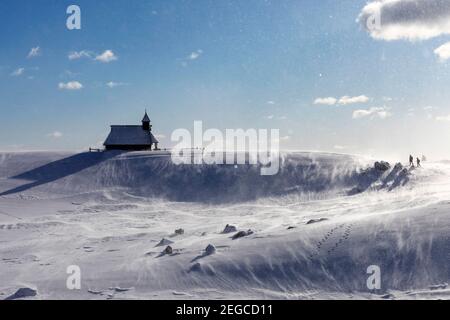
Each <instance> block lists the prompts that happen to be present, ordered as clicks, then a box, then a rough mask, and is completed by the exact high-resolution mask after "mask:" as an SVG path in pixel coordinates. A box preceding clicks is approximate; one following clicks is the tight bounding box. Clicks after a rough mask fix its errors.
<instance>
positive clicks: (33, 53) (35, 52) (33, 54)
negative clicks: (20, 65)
mask: <svg viewBox="0 0 450 320" xmlns="http://www.w3.org/2000/svg"><path fill="white" fill-rule="evenodd" d="M40 54H41V48H40V47H36V48H31V50H30V52H29V53H28V56H27V58H28V59H29V58H33V57H37V56H39V55H40Z"/></svg>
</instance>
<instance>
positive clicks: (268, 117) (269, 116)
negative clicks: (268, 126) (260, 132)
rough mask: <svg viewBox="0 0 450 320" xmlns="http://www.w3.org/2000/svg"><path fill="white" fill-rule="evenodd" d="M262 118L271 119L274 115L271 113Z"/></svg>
mask: <svg viewBox="0 0 450 320" xmlns="http://www.w3.org/2000/svg"><path fill="white" fill-rule="evenodd" d="M264 118H265V119H267V120H272V119H273V118H275V116H274V115H273V114H271V115H268V116H266V117H264Z"/></svg>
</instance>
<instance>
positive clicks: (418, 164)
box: [417, 157, 420, 168]
mask: <svg viewBox="0 0 450 320" xmlns="http://www.w3.org/2000/svg"><path fill="white" fill-rule="evenodd" d="M418 167H420V159H419V157H417V168H418Z"/></svg>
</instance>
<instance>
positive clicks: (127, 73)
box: [0, 0, 450, 157]
mask: <svg viewBox="0 0 450 320" xmlns="http://www.w3.org/2000/svg"><path fill="white" fill-rule="evenodd" d="M396 1H399V2H401V1H404V0H396ZM414 1H418V2H421V1H420V0H414ZM432 1H437V0H432ZM70 4H76V5H78V6H79V7H80V8H81V13H82V29H81V30H72V31H70V30H68V29H67V28H66V19H67V17H68V15H67V14H66V8H67V7H68V6H69V5H70ZM365 6H366V1H365V0H362V1H359V0H354V1H335V0H322V1H315V0H301V1H300V0H292V1H290V0H282V1H280V0H278V1H275V0H274V1H263V0H245V1H232V0H228V1H216V0H190V1H188V0H185V1H181V0H174V1H156V0H155V1H149V0H147V1H143V0H133V1H119V0H108V1H97V0H96V1H82V0H80V1H63V0H41V1H24V0H15V1H13V0H3V1H2V2H1V3H0V24H1V28H0V40H1V44H2V45H1V50H0V88H1V94H0V136H1V139H0V149H1V150H36V149H46V150H48V149H55V150H61V149H65V150H68V149H69V150H80V149H83V148H87V147H89V146H96V145H98V144H99V142H101V141H102V140H104V138H105V137H106V136H107V134H108V132H109V125H110V124H134V123H139V121H140V120H141V118H142V115H143V112H144V109H145V108H147V110H148V112H149V115H150V117H151V119H152V121H153V126H154V127H153V128H154V131H155V133H156V134H157V135H158V136H159V137H160V140H161V142H162V146H163V147H164V146H168V147H169V146H170V145H171V144H172V143H171V142H170V134H171V132H172V131H173V130H175V129H177V128H188V129H191V128H192V127H193V122H194V120H202V121H203V122H204V126H205V127H208V128H219V129H225V128H268V129H270V128H276V129H277V128H279V129H280V130H281V136H282V137H283V139H282V146H283V148H285V149H308V150H323V151H335V152H348V153H363V154H370V155H374V156H377V155H379V156H384V155H388V156H392V157H403V155H404V154H409V153H410V152H413V153H417V154H422V153H425V154H427V155H432V156H435V157H450V144H449V143H448V142H446V141H449V138H450V122H449V121H447V120H449V119H450V118H449V117H448V116H449V115H450V108H449V106H448V101H449V98H450V90H448V84H449V83H450V74H449V71H450V69H449V66H448V63H447V62H446V60H447V59H446V58H445V57H444V58H443V59H442V56H441V58H440V57H439V56H438V54H437V53H436V52H435V50H436V49H437V48H439V47H440V46H441V45H443V44H445V43H446V42H447V41H450V39H449V38H450V36H449V35H448V33H447V32H445V31H446V30H445V27H443V30H444V31H443V32H442V33H440V34H437V35H433V36H428V35H426V36H425V38H421V39H411V36H410V35H408V36H405V35H400V36H398V39H394V40H392V39H388V40H389V41H388V40H386V38H388V36H387V35H386V34H387V33H383V34H381V35H380V34H371V33H370V32H368V31H367V30H364V27H363V26H361V24H360V23H358V22H357V21H356V20H357V18H358V16H359V15H360V14H361V12H363V11H364V9H365ZM383 12H384V11H383ZM390 23H402V22H396V21H394V22H392V21H390ZM418 25H420V21H419V22H418ZM418 30H419V29H418ZM388 31H390V30H388ZM388 31H387V32H388ZM419 31H420V30H419ZM419 31H417V32H419ZM389 36H391V34H389ZM391 37H392V36H391ZM408 37H409V38H408ZM33 48H34V49H35V50H34V51H32V49H33ZM37 48H38V49H37ZM105 52H106V53H105ZM77 54H78V59H74V57H75V56H76V55H77ZM108 54H109V58H111V57H112V59H107V58H108ZM70 57H71V58H72V59H70ZM74 84H81V86H82V87H81V88H80V87H79V86H78V85H74ZM344 96H347V97H349V98H347V99H341V98H342V97H344ZM330 97H332V98H334V99H335V102H334V103H333V104H331V103H332V102H333V101H334V100H332V99H331V100H329V99H328V100H326V99H324V98H330ZM352 98H353V99H352ZM339 101H340V102H339ZM345 101H347V103H345ZM325 102H327V104H326V103H325Z"/></svg>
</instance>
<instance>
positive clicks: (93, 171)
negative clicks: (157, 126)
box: [0, 152, 408, 203]
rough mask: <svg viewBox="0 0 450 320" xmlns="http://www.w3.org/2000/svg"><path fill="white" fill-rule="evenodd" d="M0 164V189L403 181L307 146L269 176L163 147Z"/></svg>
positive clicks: (186, 188) (354, 188) (235, 196)
mask: <svg viewBox="0 0 450 320" xmlns="http://www.w3.org/2000/svg"><path fill="white" fill-rule="evenodd" d="M30 159H34V161H35V162H33V161H31V160H30ZM45 162H47V163H45ZM0 164H1V167H2V171H0V174H1V176H3V177H4V178H6V177H7V178H10V181H16V182H17V184H15V185H14V186H13V187H10V188H9V189H7V190H4V189H3V190H0V195H3V196H7V195H14V194H18V193H23V192H25V193H35V191H36V192H38V193H39V191H42V193H46V192H48V191H52V193H60V194H73V193H76V192H86V191H95V190H99V189H102V190H103V189H105V188H108V189H117V188H123V189H126V192H128V193H131V194H134V195H139V196H142V197H149V198H150V197H160V198H165V199H168V200H172V201H188V202H191V201H192V202H196V201H198V202H212V203H214V202H242V201H249V200H255V199H259V198H264V197H276V196H285V195H288V194H296V195H299V196H300V195H305V196H308V197H313V198H314V197H317V198H324V197H328V196H331V195H347V194H356V193H361V192H364V191H366V190H372V189H374V188H375V189H380V188H386V189H390V190H391V189H393V188H396V187H398V186H401V185H404V184H405V183H406V182H407V180H408V172H406V171H402V170H403V168H402V167H396V168H394V169H392V168H390V169H389V170H378V169H376V168H374V167H373V166H372V165H373V163H372V164H370V165H369V164H367V163H365V164H364V163H362V162H361V160H360V159H358V158H355V157H352V156H347V155H334V154H314V153H291V154H286V155H283V157H282V162H281V168H280V171H279V173H278V174H277V175H274V176H261V175H260V167H259V166H250V165H241V166H237V167H235V166H233V165H175V164H173V163H172V161H171V159H170V156H169V155H167V154H159V155H158V154H157V155H152V154H148V153H124V154H120V153H117V152H104V153H81V154H75V155H61V154H34V153H31V154H3V155H2V156H1V157H0Z"/></svg>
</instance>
